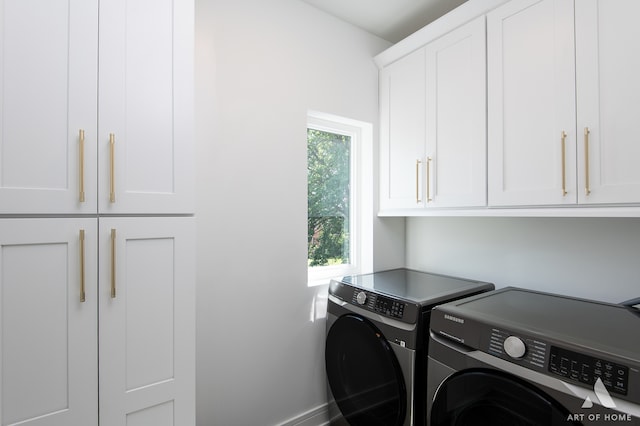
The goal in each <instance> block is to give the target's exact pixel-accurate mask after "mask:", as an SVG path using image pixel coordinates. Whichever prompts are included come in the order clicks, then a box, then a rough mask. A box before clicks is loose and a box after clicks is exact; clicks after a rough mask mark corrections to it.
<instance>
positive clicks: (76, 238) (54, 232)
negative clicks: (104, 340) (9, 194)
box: [0, 219, 98, 426]
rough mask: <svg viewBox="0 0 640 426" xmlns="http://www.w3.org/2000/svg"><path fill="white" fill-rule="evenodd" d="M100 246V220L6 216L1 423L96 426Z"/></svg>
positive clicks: (0, 235) (0, 270)
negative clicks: (98, 251) (98, 224)
mask: <svg viewBox="0 0 640 426" xmlns="http://www.w3.org/2000/svg"><path fill="white" fill-rule="evenodd" d="M81 230H84V243H83V242H82V241H81V236H80V233H81ZM96 247H97V220H96V219H0V292H1V294H2V297H1V298H0V359H1V360H2V362H1V363H0V381H1V389H2V393H1V398H0V423H1V424H3V425H13V424H20V425H25V426H70V425H83V426H84V425H87V426H90V425H96V426H97V424H98V414H97V413H98V366H97V363H98V354H97V351H98V340H97V334H96V330H97V307H98V303H97V297H98V294H97V285H96V280H97V269H96V257H97V252H96ZM83 250H84V251H83ZM83 276H84V281H83V278H82V277H83ZM83 286H84V293H85V297H84V301H82V299H81V293H82V287H83Z"/></svg>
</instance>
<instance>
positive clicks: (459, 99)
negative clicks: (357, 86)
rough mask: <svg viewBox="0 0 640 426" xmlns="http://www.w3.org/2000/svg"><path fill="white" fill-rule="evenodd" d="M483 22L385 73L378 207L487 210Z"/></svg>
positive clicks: (458, 31)
mask: <svg viewBox="0 0 640 426" xmlns="http://www.w3.org/2000/svg"><path fill="white" fill-rule="evenodd" d="M485 46H486V43H485V20H484V17H480V18H477V19H475V20H474V21H471V22H469V23H468V24H466V25H463V26H462V27H459V28H457V29H456V30H453V31H451V32H449V33H447V34H445V35H443V36H442V37H440V38H437V39H436V40H434V41H432V42H431V43H429V44H427V45H426V46H425V47H423V48H421V49H418V50H416V51H414V52H413V53H411V54H409V55H407V56H405V57H403V58H401V59H399V60H398V61H396V62H393V63H392V64H390V65H388V66H386V67H385V68H383V69H382V71H381V74H380V102H381V123H380V128H381V154H380V157H381V169H380V177H381V181H380V189H381V197H380V208H381V210H393V209H416V208H417V209H422V208H432V207H468V206H484V205H485V204H486V124H485V123H486V121H485V117H486V115H485V113H486V107H485V105H486V99H485V92H486V84H485V75H486V63H485Z"/></svg>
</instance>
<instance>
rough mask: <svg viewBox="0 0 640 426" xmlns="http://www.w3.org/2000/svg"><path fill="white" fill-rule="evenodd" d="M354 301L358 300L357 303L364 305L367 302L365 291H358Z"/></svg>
mask: <svg viewBox="0 0 640 426" xmlns="http://www.w3.org/2000/svg"><path fill="white" fill-rule="evenodd" d="M356 301H357V302H358V304H360V305H364V304H365V303H366V302H367V293H365V292H364V291H361V292H360V293H358V295H357V296H356Z"/></svg>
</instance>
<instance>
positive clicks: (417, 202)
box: [416, 159, 422, 204]
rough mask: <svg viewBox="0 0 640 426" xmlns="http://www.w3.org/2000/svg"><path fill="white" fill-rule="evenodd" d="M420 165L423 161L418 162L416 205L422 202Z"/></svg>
mask: <svg viewBox="0 0 640 426" xmlns="http://www.w3.org/2000/svg"><path fill="white" fill-rule="evenodd" d="M420 164H422V161H420V160H419V159H418V160H416V204H419V203H420V202H422V200H421V199H420Z"/></svg>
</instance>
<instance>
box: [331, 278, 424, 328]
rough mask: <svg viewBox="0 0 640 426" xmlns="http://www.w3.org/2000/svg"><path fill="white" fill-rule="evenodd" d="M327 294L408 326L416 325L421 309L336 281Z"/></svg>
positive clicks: (404, 301) (411, 304)
mask: <svg viewBox="0 0 640 426" xmlns="http://www.w3.org/2000/svg"><path fill="white" fill-rule="evenodd" d="M329 294H332V295H333V296H336V297H338V298H339V299H341V300H343V301H345V302H347V303H350V304H352V305H355V306H358V307H359V308H361V309H365V310H367V311H369V312H374V313H376V314H378V315H382V316H384V317H387V318H392V319H395V320H398V321H402V322H405V323H408V324H415V323H417V321H418V316H419V314H420V309H421V308H420V307H419V306H418V305H416V304H414V303H410V302H408V301H406V300H402V299H399V298H394V297H389V296H387V295H383V294H380V293H377V292H374V291H368V290H365V289H362V288H359V287H352V286H350V285H346V284H344V283H339V282H337V281H333V282H332V283H331V286H330V287H329Z"/></svg>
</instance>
